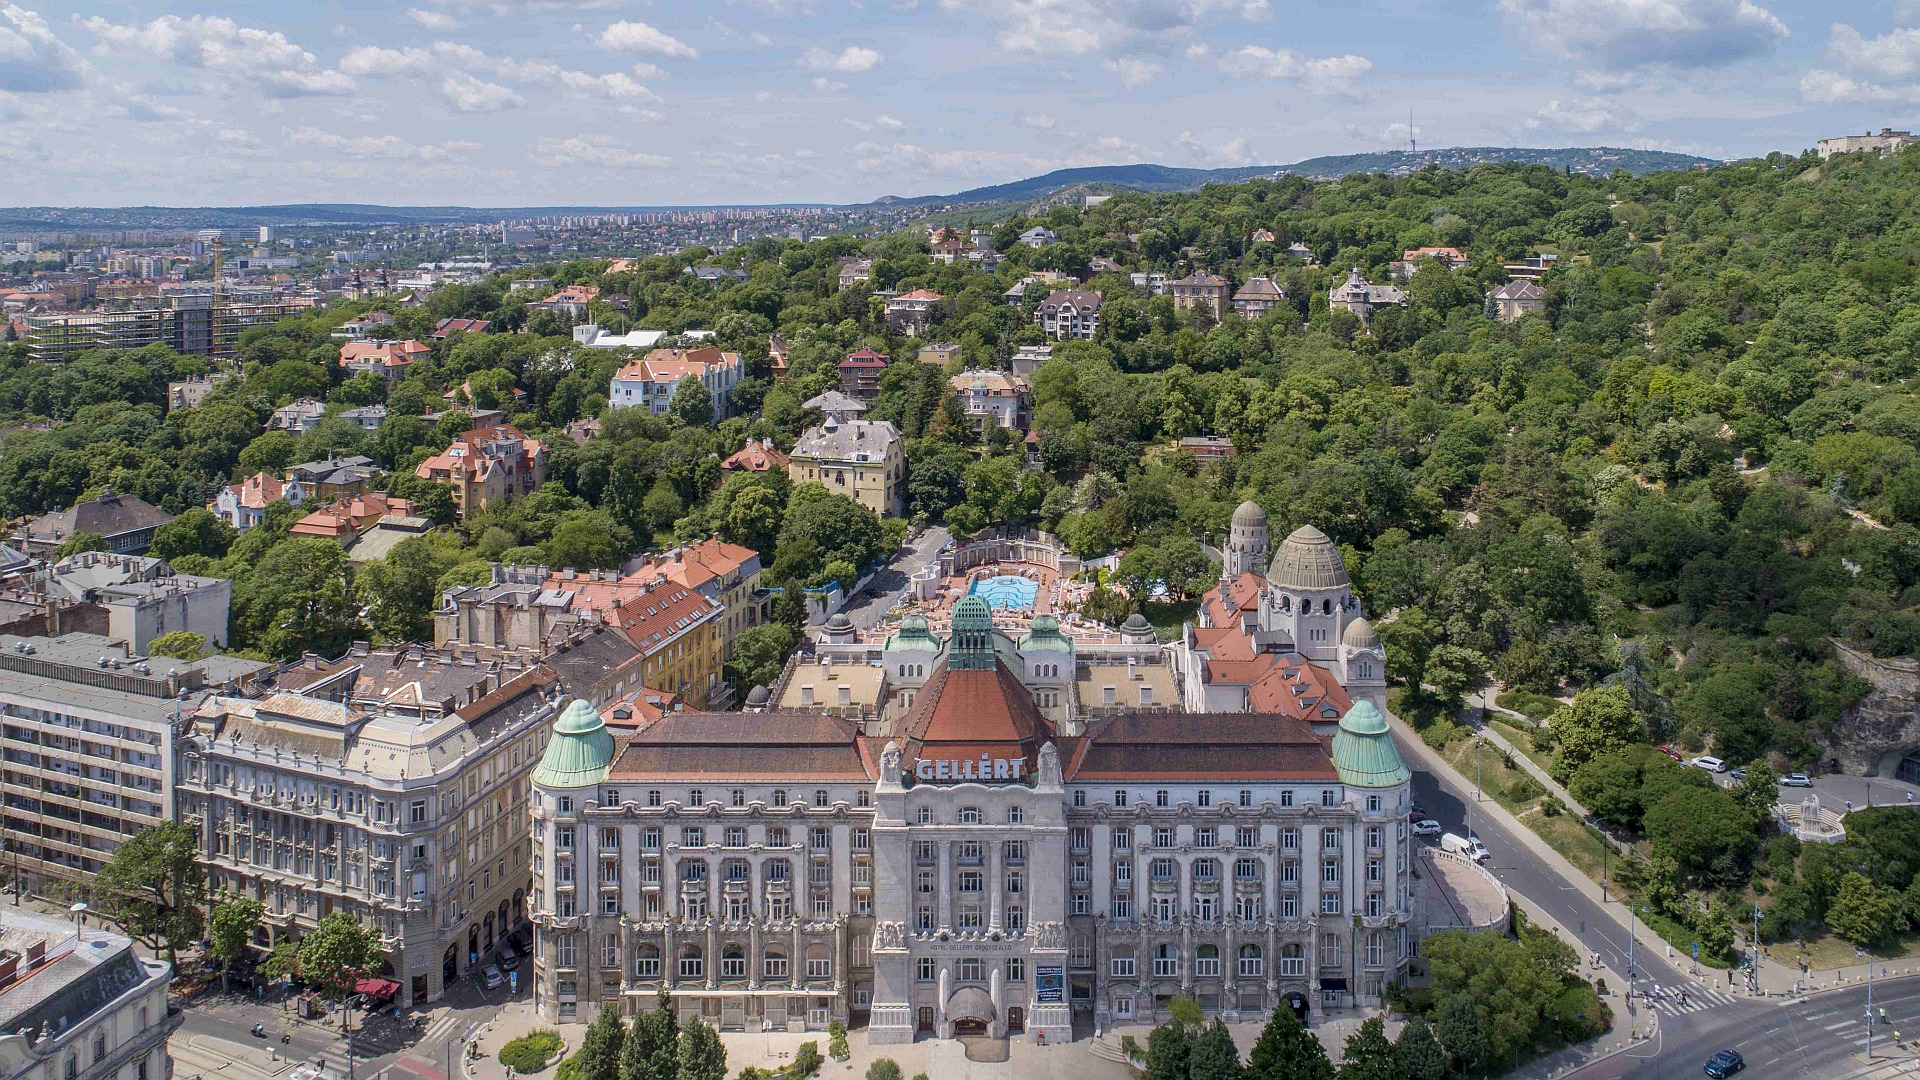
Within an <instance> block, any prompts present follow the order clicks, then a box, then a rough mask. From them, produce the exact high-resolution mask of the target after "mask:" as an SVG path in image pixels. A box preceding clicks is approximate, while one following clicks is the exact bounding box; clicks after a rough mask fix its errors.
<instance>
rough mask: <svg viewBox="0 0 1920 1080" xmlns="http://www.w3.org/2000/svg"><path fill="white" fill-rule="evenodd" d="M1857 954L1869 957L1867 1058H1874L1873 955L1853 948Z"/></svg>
mask: <svg viewBox="0 0 1920 1080" xmlns="http://www.w3.org/2000/svg"><path fill="white" fill-rule="evenodd" d="M1853 955H1855V956H1866V957H1867V1060H1868V1061H1872V1060H1873V957H1871V956H1867V951H1866V950H1865V949H1855V950H1853Z"/></svg>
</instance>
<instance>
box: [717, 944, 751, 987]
mask: <svg viewBox="0 0 1920 1080" xmlns="http://www.w3.org/2000/svg"><path fill="white" fill-rule="evenodd" d="M720 977H721V978H723V979H744V978H746V977H747V950H746V949H744V948H742V947H741V946H739V945H737V944H728V945H726V946H724V947H723V948H721V950H720Z"/></svg>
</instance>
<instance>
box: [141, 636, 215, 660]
mask: <svg viewBox="0 0 1920 1080" xmlns="http://www.w3.org/2000/svg"><path fill="white" fill-rule="evenodd" d="M147 655H148V656H165V657H168V658H169V659H173V660H187V661H193V660H204V659H206V658H207V657H209V656H211V655H213V650H212V649H210V648H208V647H207V636H206V635H205V634H196V633H194V632H193V631H191V630H170V631H168V632H167V633H164V634H161V635H160V636H159V637H157V638H154V639H153V640H152V641H149V642H147Z"/></svg>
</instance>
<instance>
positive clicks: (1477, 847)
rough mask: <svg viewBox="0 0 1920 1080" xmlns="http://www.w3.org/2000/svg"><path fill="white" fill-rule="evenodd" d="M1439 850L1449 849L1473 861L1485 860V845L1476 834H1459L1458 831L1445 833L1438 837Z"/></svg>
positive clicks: (1486, 853)
mask: <svg viewBox="0 0 1920 1080" xmlns="http://www.w3.org/2000/svg"><path fill="white" fill-rule="evenodd" d="M1440 850H1442V851H1451V852H1453V853H1454V854H1455V855H1465V856H1466V857H1467V858H1469V859H1472V860H1473V861H1474V862H1486V861H1487V855H1488V852H1487V845H1485V844H1483V843H1481V842H1480V838H1479V837H1477V836H1461V835H1460V834H1459V833H1446V834H1443V835H1442V836H1441V837H1440Z"/></svg>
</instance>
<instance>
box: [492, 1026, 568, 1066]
mask: <svg viewBox="0 0 1920 1080" xmlns="http://www.w3.org/2000/svg"><path fill="white" fill-rule="evenodd" d="M559 1049H560V1033H559V1032H558V1031H555V1030H553V1029H552V1028H539V1029H537V1030H534V1031H529V1032H527V1033H526V1034H525V1035H522V1036H520V1037H519V1038H517V1039H515V1040H513V1041H512V1042H510V1043H508V1044H507V1045H505V1046H503V1047H501V1048H500V1064H502V1065H505V1066H507V1067H508V1068H511V1069H512V1070H513V1071H514V1072H517V1073H534V1072H539V1071H540V1070H541V1069H544V1068H546V1067H547V1059H548V1058H550V1057H552V1056H553V1055H554V1054H555V1053H556V1052H557V1051H558V1050H559Z"/></svg>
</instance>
